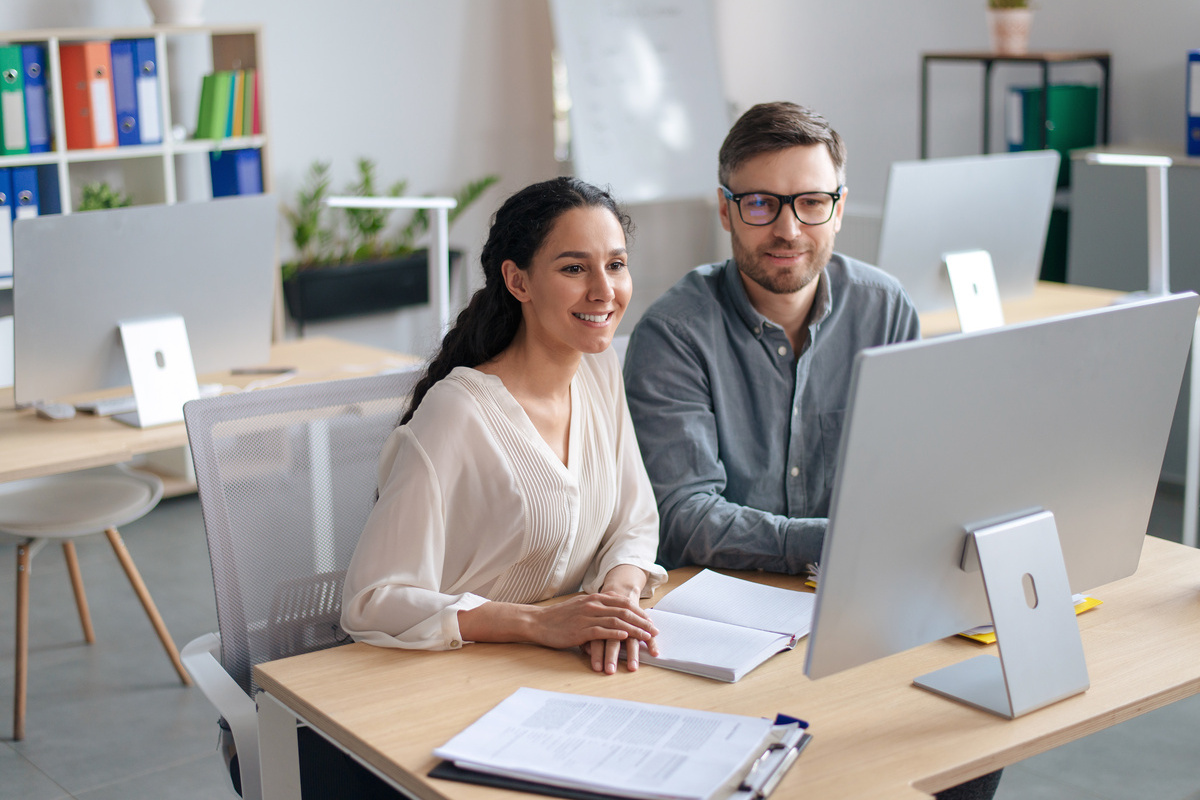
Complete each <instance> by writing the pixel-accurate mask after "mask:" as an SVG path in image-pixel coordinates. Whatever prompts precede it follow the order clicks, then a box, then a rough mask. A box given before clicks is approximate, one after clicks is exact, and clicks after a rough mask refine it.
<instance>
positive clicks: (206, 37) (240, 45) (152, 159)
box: [0, 25, 271, 214]
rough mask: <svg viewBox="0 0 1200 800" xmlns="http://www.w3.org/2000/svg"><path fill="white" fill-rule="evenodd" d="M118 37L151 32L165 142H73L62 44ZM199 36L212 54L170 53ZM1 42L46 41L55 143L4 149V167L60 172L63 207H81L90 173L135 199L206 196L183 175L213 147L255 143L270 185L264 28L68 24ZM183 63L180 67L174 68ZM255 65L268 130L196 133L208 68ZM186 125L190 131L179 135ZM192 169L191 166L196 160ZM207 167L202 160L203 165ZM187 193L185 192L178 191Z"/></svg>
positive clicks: (0, 36) (189, 47)
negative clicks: (221, 135)
mask: <svg viewBox="0 0 1200 800" xmlns="http://www.w3.org/2000/svg"><path fill="white" fill-rule="evenodd" d="M113 39H153V40H154V42H155V50H156V57H157V62H158V101H159V108H160V115H161V120H162V130H163V139H162V142H161V144H151V145H125V146H118V147H107V148H97V149H68V148H67V144H66V143H67V136H66V124H65V119H66V117H65V114H64V106H63V88H62V82H61V79H60V76H61V74H62V71H61V68H60V57H59V56H60V47H61V46H63V45H66V44H71V43H75V42H87V41H110V40H113ZM197 42H200V43H202V45H203V47H204V48H205V49H207V50H208V52H209V53H210V54H211V64H210V63H209V62H208V59H207V58H194V57H193V58H181V59H180V61H181V63H180V64H178V65H177V64H175V63H173V55H174V54H175V53H176V51H177V50H179V49H181V48H182V49H183V50H184V51H185V52H186V54H187V55H194V54H195V52H197V47H196V45H197ZM0 43H3V44H26V43H40V44H42V45H44V46H45V48H46V61H47V76H46V95H47V97H46V100H47V105H48V108H49V112H50V129H51V131H52V139H53V141H52V147H51V150H50V151H49V152H46V153H30V154H25V155H0V168H3V167H23V166H39V167H47V168H52V169H53V170H54V171H55V172H56V173H57V177H58V189H59V195H60V201H61V211H62V213H64V214H70V213H72V211H74V210H75V209H77V208H78V205H79V200H80V193H81V188H82V186H83V184H84V183H86V182H89V181H93V180H107V181H108V182H109V183H110V184H112V185H113V186H114V188H117V189H120V190H123V191H126V192H128V193H130V194H131V195H132V196H133V199H134V203H135V204H138V205H141V204H148V203H167V204H172V203H176V202H179V201H181V200H202V199H208V197H210V196H211V194H210V193H209V192H204V191H199V190H198V187H191V188H190V189H189V191H187V192H183V191H181V187H180V182H179V180H178V178H179V176H180V174H181V173H182V172H184V171H186V170H187V169H188V168H189V166H190V165H189V163H188V162H189V161H192V160H195V161H196V162H197V163H199V162H200V161H205V162H206V161H207V154H208V153H210V152H212V151H222V150H237V149H257V150H258V151H259V153H260V155H261V159H262V179H263V191H264V192H269V191H270V177H269V176H270V174H271V173H270V169H269V166H268V152H267V149H268V148H267V135H266V119H267V114H266V97H265V95H266V92H265V86H266V79H265V75H264V74H263V57H262V54H263V50H262V29H261V27H259V26H255V25H228V26H154V27H146V28H65V29H45V30H20V31H0ZM177 66H178V67H179V69H176V67H177ZM236 69H254V70H256V71H257V73H258V86H259V98H258V101H259V109H260V117H261V119H262V121H263V126H262V130H263V133H262V134H259V135H255V136H239V137H231V138H226V139H219V140H211V139H195V138H193V137H194V134H195V129H196V115H197V110H198V109H197V105H196V100H194V99H193V98H198V97H199V87H200V83H201V80H202V78H203V76H204V74H206V73H207V72H208V71H210V70H236ZM179 126H182V130H183V131H186V134H185V135H184V136H182V137H179V136H177V135H176V134H177V133H178V132H179V130H180V128H179ZM193 169H194V167H193ZM206 171H207V166H206V165H205V172H206ZM181 195H182V196H181Z"/></svg>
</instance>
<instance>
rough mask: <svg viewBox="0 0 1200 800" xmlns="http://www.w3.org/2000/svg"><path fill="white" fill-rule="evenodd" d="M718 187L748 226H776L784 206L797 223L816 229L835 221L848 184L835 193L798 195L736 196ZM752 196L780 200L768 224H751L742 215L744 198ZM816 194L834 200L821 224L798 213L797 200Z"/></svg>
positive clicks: (723, 187)
mask: <svg viewBox="0 0 1200 800" xmlns="http://www.w3.org/2000/svg"><path fill="white" fill-rule="evenodd" d="M718 185H719V186H720V188H721V191H722V192H723V193H724V194H725V199H726V200H732V201H733V204H734V205H735V206H737V210H738V219H740V220H741V221H742V222H744V223H746V224H747V225H750V226H752V227H755V228H762V227H765V226H767V225H771V224H774V222H775V220H777V219H779V215H780V214H782V213H783V207H784V206H788V207H789V208H791V209H792V214H793V215H794V216H795V217H796V221H797V222H799V223H800V224H801V225H809V226H812V227H815V226H817V225H824V224H825V223H827V222H829V220H831V219H833V214H834V212H835V211H837V204H838V201H839V200H841V199H842V194H843V193H844V192H845V191H846V184H844V183H843V184H842V185H841V186H839V187H838V188H837V191H833V192H799V193H797V194H775V193H774V192H741V193H740V194H734V193H733V192H732V191H730V189H729V187H728V186H725V185H724V184H718ZM752 194H764V195H767V196H768V197H774V198H775V199H776V200H778V201H779V208H778V210H776V212H775V216H773V217H771V218H770V219H769V220H767V221H766V222H750V221H749V220H748V219H746V217H745V216H743V214H742V198H743V197H749V196H750V195H752ZM814 194H823V195H825V196H826V197H829V198H832V200H833V204H832V205H830V206H829V216H828V217H826V218H825V219H824V220H823V221H821V222H805V221H804V220H802V219H800V214H799V213H798V212H797V211H796V198H797V197H805V196H808V195H814Z"/></svg>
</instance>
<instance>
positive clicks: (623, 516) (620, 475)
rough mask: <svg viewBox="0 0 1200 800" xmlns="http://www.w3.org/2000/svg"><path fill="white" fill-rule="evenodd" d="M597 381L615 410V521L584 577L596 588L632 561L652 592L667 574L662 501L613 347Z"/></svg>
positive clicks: (586, 586) (601, 360) (589, 588)
mask: <svg viewBox="0 0 1200 800" xmlns="http://www.w3.org/2000/svg"><path fill="white" fill-rule="evenodd" d="M596 361H597V362H598V363H597V364H596V366H597V367H598V369H597V372H598V375H597V378H598V383H599V384H600V385H601V386H602V387H603V394H604V395H606V396H605V397H604V402H605V403H607V404H608V406H609V408H611V411H612V419H613V425H612V427H611V431H612V439H613V441H612V446H613V449H614V451H615V454H616V480H617V502H616V506H615V508H614V510H613V516H612V520H611V521H610V522H609V525H608V529H607V530H606V531H605V533H604V538H603V540H602V541H601V544H600V549H599V551H598V552H597V554H596V557H595V558H594V559H593V560H592V563H591V565H590V566H589V568H588V571H587V573H586V575H585V576H584V579H583V590H584V591H585V592H596V591H599V590H600V589H601V587H602V586H603V585H604V578H605V576H606V575H608V573H609V571H610V570H611V569H612V568H613V567H616V566H618V565H620V564H631V565H633V566H635V567H639V568H641V569H642V570H643V571H645V573H646V585H645V587H644V588H643V589H642V597H650V596H651V595H652V594H653V593H654V589H655V587H657V586H659V585H661V584H663V583H665V582H666V580H667V573H666V570H664V569H663V568H662V567H661V566H659V565H658V564H657V563H655V559H656V557H657V555H658V506H657V503H656V502H655V499H654V489H653V487H652V486H651V485H650V478H649V477H648V476H647V475H646V467H645V465H644V464H643V463H642V454H641V451H640V450H639V449H638V443H637V436H636V435H635V433H634V430H633V421H632V419H630V416H629V406H628V405H627V404H626V402H625V384H624V381H623V379H622V377H621V368H620V364H619V363H618V361H617V357H616V355H615V353H614V352H613V351H612V350H611V349H609V350H608V351H606V352H605V353H602V354H600V356H599V357H597V359H596Z"/></svg>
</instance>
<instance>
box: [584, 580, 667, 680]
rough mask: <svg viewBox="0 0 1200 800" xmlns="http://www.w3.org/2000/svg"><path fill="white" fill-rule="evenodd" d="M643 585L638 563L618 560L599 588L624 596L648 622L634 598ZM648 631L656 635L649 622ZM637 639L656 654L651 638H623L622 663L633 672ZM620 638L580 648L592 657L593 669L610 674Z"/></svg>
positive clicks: (590, 643)
mask: <svg viewBox="0 0 1200 800" xmlns="http://www.w3.org/2000/svg"><path fill="white" fill-rule="evenodd" d="M645 585H646V573H645V572H644V571H642V570H641V569H639V568H638V567H635V566H632V565H630V564H619V565H617V566H615V567H613V568H612V569H611V570H609V572H608V574H607V575H606V576H604V586H603V588H602V590H601V591H603V592H604V593H609V594H616V595H620V596H623V597H625V598H627V599H628V600H629V602H630V604H631V605H632V607H633V608H636V609H637V611H638V612H639V613H640V614H641V615H642V616H644V617H646V621H647V622H649V621H650V620H649V617H648V616H646V612H645V611H643V610H642V608H641V606H640V605H639V604H638V599H639V598H640V597H641V595H642V588H643V587H645ZM651 628H652V629H653V630H652V634H653V635H654V636H657V635H658V629H657V628H653V623H651ZM641 642H645V643H646V649H647V650H649V651H650V655H654V656H656V655H658V645H657V644H656V643H655V641H654V639H653V638H649V639H632V638H631V639H626V640H625V642H624V644H625V648H626V650H625V667H626V668H627V669H628V670H629V671H630V672H633V671H634V670H636V669H637V668H638V658H639V655H640V653H641ZM621 643H622V642H621V640H619V639H596V640H593V641H591V642H588V643H587V644H585V645H584V646H583V652H585V653H587V654H588V656H589V657H590V658H591V661H592V669H594V670H595V671H596V672H603V673H605V674H608V675H612V674H613V673H614V672H616V671H617V661H618V659H619V658H620V655H621Z"/></svg>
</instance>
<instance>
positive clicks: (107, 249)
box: [13, 195, 278, 404]
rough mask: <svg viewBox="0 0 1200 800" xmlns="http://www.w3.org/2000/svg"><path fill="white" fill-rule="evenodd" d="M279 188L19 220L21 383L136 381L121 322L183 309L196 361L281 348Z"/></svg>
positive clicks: (36, 389)
mask: <svg viewBox="0 0 1200 800" xmlns="http://www.w3.org/2000/svg"><path fill="white" fill-rule="evenodd" d="M277 213H278V212H277V201H276V200H275V198H274V197H273V196H272V195H253V196H242V197H229V198H221V199H216V200H212V201H207V202H203V203H179V204H176V205H153V206H135V207H131V208H120V209H112V210H106V211H87V212H82V213H78V214H69V215H48V216H42V217H37V218H35V219H28V220H19V221H17V223H16V224H15V226H14V229H13V268H14V276H13V308H14V350H15V352H14V356H15V358H14V376H13V377H14V387H13V388H14V393H15V396H16V401H17V403H18V404H26V403H35V402H55V401H60V400H63V399H66V398H72V397H78V396H81V395H87V394H89V393H94V392H99V391H100V390H102V389H107V388H111V387H118V386H129V384H130V379H129V371H128V369H127V367H126V363H125V355H124V350H123V349H122V345H121V336H120V333H119V332H118V324H119V323H121V322H126V321H132V320H143V319H150V318H154V317H164V316H172V315H179V316H182V317H183V319H184V323H185V325H186V327H187V336H188V342H189V344H190V346H191V351H192V358H193V361H194V362H195V368H196V372H198V373H205V372H216V371H221V370H227V369H230V368H233V367H238V366H252V365H258V364H263V363H265V362H266V361H267V359H268V357H269V355H270V345H271V314H272V307H273V298H274V285H275V275H276V268H275V263H276V253H275V234H276V217H277Z"/></svg>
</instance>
